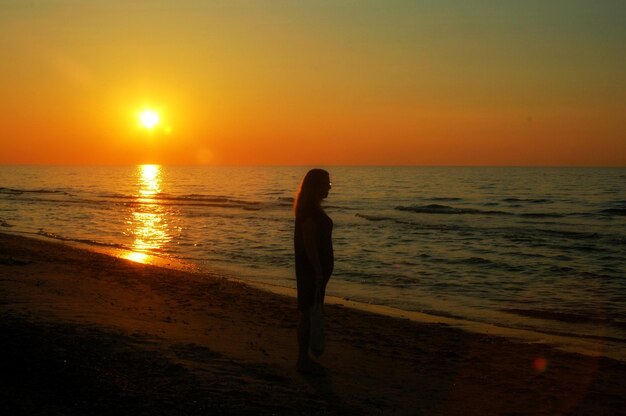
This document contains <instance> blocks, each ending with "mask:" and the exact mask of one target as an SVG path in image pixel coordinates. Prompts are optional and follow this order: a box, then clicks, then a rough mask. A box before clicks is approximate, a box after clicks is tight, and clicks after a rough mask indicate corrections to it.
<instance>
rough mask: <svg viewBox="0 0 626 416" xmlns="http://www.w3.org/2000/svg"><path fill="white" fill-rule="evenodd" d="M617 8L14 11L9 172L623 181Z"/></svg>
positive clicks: (207, 6)
mask: <svg viewBox="0 0 626 416" xmlns="http://www.w3.org/2000/svg"><path fill="white" fill-rule="evenodd" d="M467 3H472V4H471V5H469V4H467ZM544 3H549V5H546V4H544ZM622 4H623V3H621V2H596V3H593V2H589V1H582V0H571V1H570V0H554V1H551V2H543V1H534V0H533V1H524V2H522V1H520V2H482V1H479V2H461V1H437V2H435V1H432V2H431V1H426V2H407V1H400V0H390V1H386V2H379V1H373V0H363V1H359V2H348V1H325V0H318V1H302V2H288V1H278V0H276V1H266V2H254V1H239V0H231V1H199V0H197V1H195V0H194V1H192V0H179V1H159V2H154V1H145V2H141V1H133V2H126V1H113V0H109V1H100V0H93V1H90V2H76V1H71V0H58V1H49V2H45V4H39V3H38V2H21V1H3V2H0V8H1V10H2V12H1V13H0V94H1V97H2V100H1V101H0V163H52V164H66V163H67V164H134V163H165V164H234V165H237V164H260V165H268V164H270V165H300V164H303V165H313V164H316V165H352V164H365V165H380V164H384V165H395V164H402V165H406V164H410V165H576V166H626V117H625V116H624V114H625V113H626V111H625V110H626V72H625V68H626V53H624V52H625V51H624V46H623V45H624V40H625V39H626V29H625V25H623V22H624V21H626V5H622ZM146 107H150V108H154V109H155V110H157V111H158V112H159V114H160V116H161V123H160V124H159V125H158V126H157V127H156V128H155V129H154V130H153V131H148V130H146V129H145V128H142V127H140V126H139V124H138V121H137V114H138V112H139V111H140V110H141V109H143V108H146Z"/></svg>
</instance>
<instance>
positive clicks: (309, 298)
mask: <svg viewBox="0 0 626 416" xmlns="http://www.w3.org/2000/svg"><path fill="white" fill-rule="evenodd" d="M330 188H331V184H330V176H329V174H328V172H326V171H325V170H322V169H312V170H310V171H309V172H308V173H307V174H306V175H305V176H304V179H302V183H301V184H300V189H299V190H298V195H297V196H296V199H295V202H294V212H295V216H296V225H295V232H294V251H295V257H296V280H297V285H298V310H299V311H300V323H299V325H298V363H297V367H298V371H300V372H317V371H321V370H323V367H322V366H321V365H320V364H318V363H317V362H315V361H314V360H313V359H312V358H311V356H310V355H309V340H310V330H311V322H310V320H309V312H310V310H311V306H313V302H314V301H315V295H316V292H317V291H319V293H320V295H321V301H322V302H323V301H324V294H325V292H326V284H327V283H328V279H330V275H331V274H332V273H333V266H334V255H333V242H332V231H333V222H332V220H331V219H330V217H329V216H328V215H326V213H325V212H324V210H323V209H322V206H321V202H322V200H323V199H324V198H326V197H327V196H328V191H330Z"/></svg>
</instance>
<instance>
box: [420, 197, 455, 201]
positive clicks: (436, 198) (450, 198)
mask: <svg viewBox="0 0 626 416" xmlns="http://www.w3.org/2000/svg"><path fill="white" fill-rule="evenodd" d="M462 200H463V198H455V197H435V198H428V199H426V201H440V202H444V201H462Z"/></svg>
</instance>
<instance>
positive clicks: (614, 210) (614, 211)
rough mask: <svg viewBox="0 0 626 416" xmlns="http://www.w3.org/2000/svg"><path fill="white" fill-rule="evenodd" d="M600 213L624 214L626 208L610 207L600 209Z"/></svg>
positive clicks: (625, 213)
mask: <svg viewBox="0 0 626 416" xmlns="http://www.w3.org/2000/svg"><path fill="white" fill-rule="evenodd" d="M600 214H603V215H618V216H624V215H626V208H608V209H603V210H602V211H600Z"/></svg>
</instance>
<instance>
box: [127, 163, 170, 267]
mask: <svg viewBox="0 0 626 416" xmlns="http://www.w3.org/2000/svg"><path fill="white" fill-rule="evenodd" d="M137 185H138V187H139V190H138V193H137V197H136V199H135V201H134V202H135V203H133V204H131V213H130V217H129V218H128V219H127V224H128V228H127V230H126V232H127V233H128V234H129V235H132V236H134V241H133V248H132V251H131V252H130V253H129V254H127V255H125V256H123V257H124V258H126V259H128V260H132V261H135V262H138V263H147V262H149V259H150V254H152V253H155V252H159V251H162V249H163V246H164V245H165V244H167V243H168V242H169V241H170V240H171V236H170V234H169V231H168V228H169V226H168V223H167V218H166V215H165V214H166V212H165V210H164V207H163V206H162V205H161V204H160V202H159V200H158V196H159V195H160V193H161V166H159V165H139V166H138V167H137Z"/></svg>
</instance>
